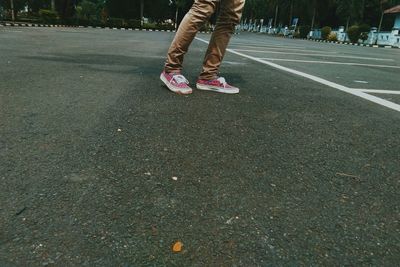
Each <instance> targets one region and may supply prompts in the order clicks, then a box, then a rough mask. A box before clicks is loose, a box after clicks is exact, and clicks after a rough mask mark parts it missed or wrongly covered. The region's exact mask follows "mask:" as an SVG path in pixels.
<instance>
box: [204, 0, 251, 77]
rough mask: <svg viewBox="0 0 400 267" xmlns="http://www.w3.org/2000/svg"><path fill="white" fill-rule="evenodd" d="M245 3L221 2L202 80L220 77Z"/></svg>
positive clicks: (231, 0) (235, 1) (205, 60)
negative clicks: (225, 56) (221, 68)
mask: <svg viewBox="0 0 400 267" xmlns="http://www.w3.org/2000/svg"><path fill="white" fill-rule="evenodd" d="M244 3H245V0H221V11H220V14H219V16H218V19H217V24H216V27H215V30H214V32H213V34H212V36H211V40H210V43H209V45H208V49H207V53H206V56H205V58H204V62H203V71H202V73H201V74H200V76H199V79H200V80H212V79H216V78H217V77H218V70H219V67H220V65H221V62H222V59H223V58H224V55H225V51H226V48H227V46H228V43H229V40H230V38H231V36H232V34H233V32H234V30H235V26H236V25H237V24H239V22H240V18H241V16H242V11H243V7H244Z"/></svg>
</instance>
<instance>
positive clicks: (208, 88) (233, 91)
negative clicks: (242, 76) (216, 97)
mask: <svg viewBox="0 0 400 267" xmlns="http://www.w3.org/2000/svg"><path fill="white" fill-rule="evenodd" d="M196 88H197V89H199V90H204V91H212V92H217V93H224V94H238V93H239V91H240V90H239V88H235V89H225V88H220V87H213V86H208V85H204V84H200V83H198V84H196Z"/></svg>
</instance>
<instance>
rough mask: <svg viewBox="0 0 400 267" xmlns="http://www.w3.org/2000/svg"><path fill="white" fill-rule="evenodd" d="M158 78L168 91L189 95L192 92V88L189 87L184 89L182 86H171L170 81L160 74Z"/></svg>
mask: <svg viewBox="0 0 400 267" xmlns="http://www.w3.org/2000/svg"><path fill="white" fill-rule="evenodd" d="M160 79H161V81H162V82H163V83H164V85H165V86H166V87H167V88H168V89H169V90H170V91H172V92H174V93H176V94H179V95H190V94H191V93H192V92H193V90H192V89H191V88H190V89H186V90H182V88H179V87H175V86H173V85H172V84H171V83H170V82H168V80H167V79H166V78H165V77H164V75H162V74H161V75H160Z"/></svg>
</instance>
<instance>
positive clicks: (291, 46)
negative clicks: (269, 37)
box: [229, 41, 306, 49]
mask: <svg viewBox="0 0 400 267" xmlns="http://www.w3.org/2000/svg"><path fill="white" fill-rule="evenodd" d="M229 44H230V45H241V46H261V47H264V46H271V47H287V48H303V49H305V48H306V47H305V46H295V45H275V44H269V43H264V42H262V43H261V42H260V43H237V42H235V41H233V42H230V43H229Z"/></svg>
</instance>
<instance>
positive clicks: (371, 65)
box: [260, 58, 400, 69]
mask: <svg viewBox="0 0 400 267" xmlns="http://www.w3.org/2000/svg"><path fill="white" fill-rule="evenodd" d="M260 59H261V60H268V61H285V62H298V63H313V64H330V65H348V66H363V67H376V68H392V69H400V66H394V65H377V64H364V63H357V62H335V61H320V60H300V59H285V58H260Z"/></svg>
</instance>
